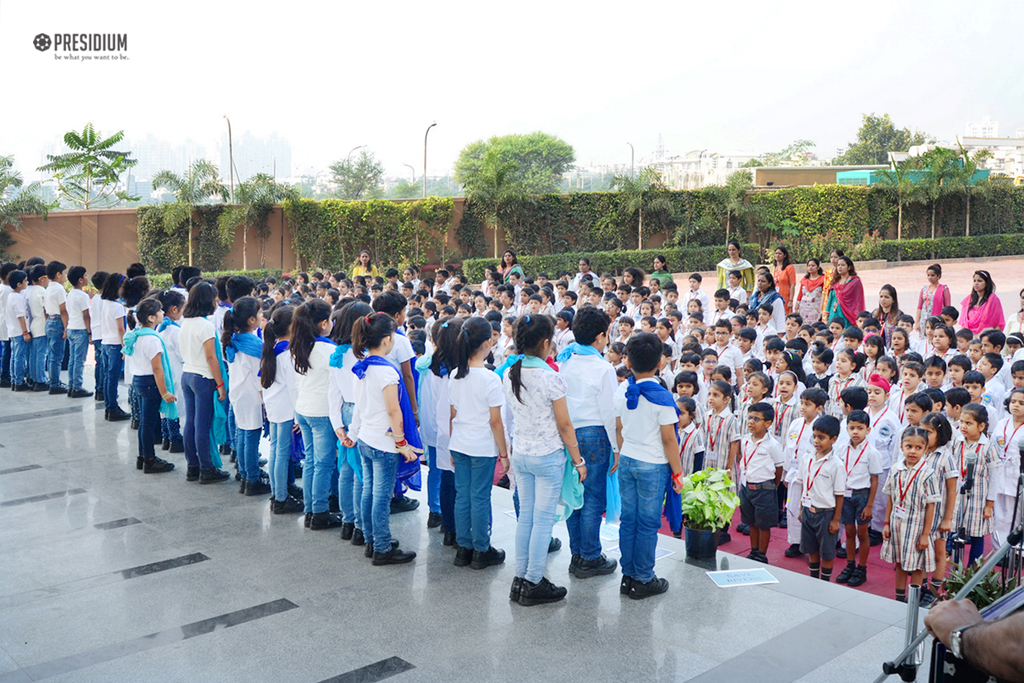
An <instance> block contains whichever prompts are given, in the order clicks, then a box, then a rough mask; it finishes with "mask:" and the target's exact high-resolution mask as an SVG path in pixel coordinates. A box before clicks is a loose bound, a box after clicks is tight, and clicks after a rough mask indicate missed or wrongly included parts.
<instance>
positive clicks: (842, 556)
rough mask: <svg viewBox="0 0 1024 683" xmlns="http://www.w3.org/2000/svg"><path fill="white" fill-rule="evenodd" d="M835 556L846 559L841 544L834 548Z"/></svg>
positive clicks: (844, 550) (844, 549)
mask: <svg viewBox="0 0 1024 683" xmlns="http://www.w3.org/2000/svg"><path fill="white" fill-rule="evenodd" d="M836 557H838V558H839V559H841V560H845V559H846V548H843V547H842V546H840V547H838V548H836Z"/></svg>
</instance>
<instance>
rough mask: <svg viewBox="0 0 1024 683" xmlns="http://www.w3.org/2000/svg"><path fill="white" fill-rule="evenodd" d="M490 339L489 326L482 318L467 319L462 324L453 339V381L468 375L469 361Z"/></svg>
mask: <svg viewBox="0 0 1024 683" xmlns="http://www.w3.org/2000/svg"><path fill="white" fill-rule="evenodd" d="M490 338H491V324H490V323H489V322H487V321H486V320H484V319H483V318H469V319H467V320H466V321H465V322H464V323H462V328H461V329H460V330H459V334H458V335H457V336H456V337H455V348H454V349H453V351H454V353H453V355H454V356H455V367H457V368H458V372H456V373H455V379H462V378H463V377H465V376H466V375H468V374H469V359H470V358H471V357H472V356H473V354H475V353H476V352H477V350H479V349H480V347H481V346H483V345H484V344H485V343H487V342H488V341H489V340H490Z"/></svg>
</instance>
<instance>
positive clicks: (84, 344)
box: [68, 330, 89, 389]
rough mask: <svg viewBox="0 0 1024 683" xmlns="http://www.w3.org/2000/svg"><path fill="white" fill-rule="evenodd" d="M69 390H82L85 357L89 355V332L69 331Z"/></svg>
mask: <svg viewBox="0 0 1024 683" xmlns="http://www.w3.org/2000/svg"><path fill="white" fill-rule="evenodd" d="M68 344H69V345H70V357H69V358H68V389H81V388H82V377H83V376H84V375H85V357H86V356H87V355H88V354H89V331H88V330H68Z"/></svg>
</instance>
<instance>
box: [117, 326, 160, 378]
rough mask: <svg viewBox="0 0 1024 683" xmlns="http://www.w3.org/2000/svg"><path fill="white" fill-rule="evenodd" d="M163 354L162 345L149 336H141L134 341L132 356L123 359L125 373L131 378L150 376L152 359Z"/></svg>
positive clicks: (151, 373)
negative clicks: (128, 373)
mask: <svg viewBox="0 0 1024 683" xmlns="http://www.w3.org/2000/svg"><path fill="white" fill-rule="evenodd" d="M163 352H164V345H163V344H161V343H160V340H159V339H157V338H156V337H154V336H153V335H151V334H142V335H139V336H138V337H137V338H136V339H135V348H134V349H133V350H132V355H130V356H125V357H124V365H125V371H128V370H129V368H130V372H131V374H132V376H133V377H134V376H136V375H138V376H140V377H142V376H150V377H151V376H152V375H153V359H154V358H155V357H157V356H158V355H160V354H161V353H163Z"/></svg>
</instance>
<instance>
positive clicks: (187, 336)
mask: <svg viewBox="0 0 1024 683" xmlns="http://www.w3.org/2000/svg"><path fill="white" fill-rule="evenodd" d="M108 303H109V302H108ZM215 333H216V330H214V328H213V322H212V321H211V320H210V319H209V318H198V317H197V318H182V319H181V333H180V334H179V335H178V341H179V343H180V345H181V358H182V372H191V373H193V374H196V375H199V376H201V377H205V378H206V379H213V373H212V372H210V364H209V363H207V362H206V351H205V349H204V348H203V345H204V344H205V343H206V340H207V339H213V338H214V334H215ZM103 343H104V344H105V343H106V341H104V342H103ZM214 343H215V344H216V343H217V341H216V340H215V339H214Z"/></svg>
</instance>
